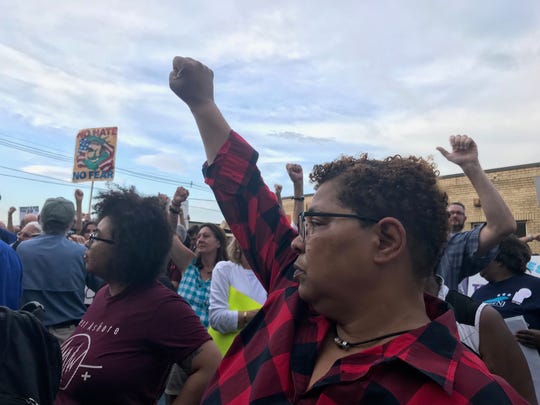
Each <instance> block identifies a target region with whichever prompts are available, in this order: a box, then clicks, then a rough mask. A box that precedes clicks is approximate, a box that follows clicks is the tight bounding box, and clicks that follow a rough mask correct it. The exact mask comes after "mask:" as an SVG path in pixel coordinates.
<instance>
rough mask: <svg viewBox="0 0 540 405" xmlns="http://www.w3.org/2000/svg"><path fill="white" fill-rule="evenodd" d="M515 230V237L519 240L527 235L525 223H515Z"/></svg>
mask: <svg viewBox="0 0 540 405" xmlns="http://www.w3.org/2000/svg"><path fill="white" fill-rule="evenodd" d="M516 225H517V229H516V233H515V235H516V236H517V237H519V238H521V237H522V236H525V235H527V221H516Z"/></svg>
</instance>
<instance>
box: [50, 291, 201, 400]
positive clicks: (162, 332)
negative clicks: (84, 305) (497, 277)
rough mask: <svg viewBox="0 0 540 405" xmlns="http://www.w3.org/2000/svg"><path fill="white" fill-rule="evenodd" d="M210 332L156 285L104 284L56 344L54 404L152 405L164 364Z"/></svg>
mask: <svg viewBox="0 0 540 405" xmlns="http://www.w3.org/2000/svg"><path fill="white" fill-rule="evenodd" d="M207 340H210V336H209V335H208V333H207V332H206V329H205V328H204V327H203V325H202V324H201V321H200V320H199V318H198V317H197V316H196V315H195V314H194V313H193V310H192V309H191V307H190V306H189V305H188V304H187V303H186V302H185V301H184V300H183V299H182V298H181V297H180V296H178V295H177V294H175V293H174V292H173V291H170V290H169V289H167V288H166V287H164V286H163V285H161V284H160V283H154V284H152V285H150V286H145V287H137V288H134V289H128V290H125V291H123V292H122V293H121V294H118V295H116V296H114V297H111V295H110V294H109V288H108V286H105V287H103V288H102V289H101V290H99V292H98V293H97V294H96V297H95V299H94V302H93V303H92V305H91V306H90V307H89V308H88V311H87V312H86V314H85V315H84V317H83V318H82V320H81V322H80V324H79V326H78V327H77V328H76V329H75V332H74V333H73V335H72V336H71V337H70V338H69V339H68V340H66V341H65V342H64V344H63V345H62V360H63V365H62V380H61V382H60V391H59V392H58V395H57V397H56V401H55V404H81V403H89V404H100V403H102V404H105V403H117V404H152V403H155V402H156V400H157V399H158V398H159V395H160V394H161V393H162V391H163V388H164V386H165V383H166V378H167V374H168V371H169V369H170V366H171V365H172V364H173V363H181V362H182V361H183V360H184V359H185V358H186V357H187V356H188V355H189V354H191V353H192V352H193V351H194V350H195V349H196V348H198V347H199V346H201V345H202V344H203V343H204V342H206V341H207Z"/></svg>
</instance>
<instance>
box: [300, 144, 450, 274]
mask: <svg viewBox="0 0 540 405" xmlns="http://www.w3.org/2000/svg"><path fill="white" fill-rule="evenodd" d="M438 175H439V173H438V171H437V170H436V168H435V165H434V163H432V162H429V161H427V160H425V159H422V158H420V157H415V156H410V157H401V156H399V155H396V156H390V157H387V158H386V159H383V160H376V159H370V158H368V155H367V154H366V153H364V154H361V155H360V156H359V157H358V158H356V157H352V156H341V157H340V158H338V159H336V160H334V161H333V162H329V163H325V164H321V165H316V166H314V168H313V172H312V173H311V174H310V176H309V177H310V180H311V181H312V182H313V183H315V188H317V187H318V186H320V185H321V184H323V183H324V182H327V181H329V180H334V179H335V180H336V182H337V185H338V195H337V199H338V200H339V201H340V202H341V203H342V204H343V205H344V206H345V207H348V208H350V209H352V210H353V211H354V212H355V213H356V214H357V215H360V216H365V217H371V218H384V217H394V218H396V219H398V220H399V221H400V222H401V223H402V224H403V226H404V228H405V230H406V232H407V245H408V249H409V252H410V255H411V257H412V260H413V265H414V272H415V276H416V277H417V279H419V280H420V279H424V278H426V277H429V276H431V275H432V274H433V272H434V270H435V266H436V264H437V262H438V260H439V258H440V256H441V254H442V251H443V249H444V246H445V244H446V240H447V235H448V215H447V213H446V206H447V204H448V196H447V195H446V193H444V192H443V191H441V190H440V189H439V186H438V184H437V177H438Z"/></svg>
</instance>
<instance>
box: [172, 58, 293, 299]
mask: <svg viewBox="0 0 540 405" xmlns="http://www.w3.org/2000/svg"><path fill="white" fill-rule="evenodd" d="M173 67H174V69H173V71H172V72H171V74H170V77H169V81H170V87H171V89H172V90H173V91H174V92H175V93H176V94H177V95H178V96H179V97H180V98H181V99H182V100H183V101H184V102H186V104H187V105H188V106H189V108H190V109H191V112H192V113H193V116H194V117H195V120H196V122H197V125H198V127H199V131H200V133H201V137H202V140H203V143H204V147H205V150H206V155H207V164H206V165H205V166H204V169H203V171H204V173H205V177H206V179H205V181H206V183H207V184H208V185H210V187H211V188H212V190H213V192H214V195H215V196H216V200H217V202H218V204H219V207H220V209H221V212H222V213H223V216H224V217H225V220H226V221H227V223H228V224H229V226H230V229H231V231H232V232H233V234H234V236H235V237H236V238H237V240H238V242H239V244H240V246H241V248H242V250H243V252H244V254H245V256H246V259H247V260H248V262H249V264H250V266H251V269H252V270H253V271H254V272H255V273H256V274H257V276H258V278H259V280H260V281H261V283H262V285H263V286H264V288H265V289H266V290H267V291H271V290H273V289H274V288H282V287H283V286H284V285H289V284H290V283H292V282H293V273H294V271H293V269H292V266H291V264H292V263H293V262H294V260H295V259H296V256H297V252H296V251H294V250H293V249H292V248H291V242H292V240H293V239H294V238H295V237H296V233H295V232H294V230H293V229H292V228H291V227H290V225H289V221H288V220H287V218H286V217H285V215H284V214H283V212H282V211H281V209H280V207H279V205H278V203H277V200H276V197H275V195H274V193H272V192H271V191H270V190H269V189H268V187H267V185H266V184H265V183H264V181H263V179H262V177H261V174H260V171H259V169H258V168H257V166H256V162H257V158H258V153H257V152H256V151H255V150H254V149H253V148H252V147H251V146H250V145H249V144H248V143H247V142H246V141H245V140H244V139H242V138H241V137H240V135H238V134H236V133H235V132H234V131H232V130H231V128H230V127H229V125H228V124H227V122H226V121H225V119H224V118H223V116H222V115H221V113H220V112H219V110H218V108H217V106H216V105H215V103H214V99H213V84H212V80H213V73H212V71H211V70H210V69H208V68H207V67H206V66H204V65H203V64H201V63H200V62H197V61H194V60H193V59H189V58H180V57H176V58H175V59H174V62H173Z"/></svg>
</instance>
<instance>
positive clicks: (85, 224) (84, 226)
mask: <svg viewBox="0 0 540 405" xmlns="http://www.w3.org/2000/svg"><path fill="white" fill-rule="evenodd" d="M89 225H97V222H95V221H88V222H85V223H84V225H83V227H82V229H81V235H82V236H84V234H85V233H86V232H88V226H89Z"/></svg>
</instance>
